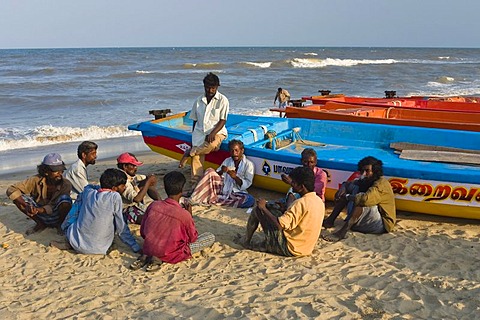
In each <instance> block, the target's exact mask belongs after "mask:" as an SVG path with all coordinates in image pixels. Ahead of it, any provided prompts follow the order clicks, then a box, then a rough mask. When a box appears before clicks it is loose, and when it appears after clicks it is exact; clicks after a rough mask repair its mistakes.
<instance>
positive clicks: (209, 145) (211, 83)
mask: <svg viewBox="0 0 480 320" xmlns="http://www.w3.org/2000/svg"><path fill="white" fill-rule="evenodd" d="M203 86H204V88H205V93H204V94H203V95H201V96H200V97H198V99H197V100H196V101H195V103H194V104H193V107H192V111H191V113H190V119H192V120H193V130H192V148H191V149H190V150H189V151H187V152H186V153H185V155H184V158H183V159H182V160H181V161H180V165H179V167H183V165H184V164H185V163H186V161H187V160H188V157H190V158H191V160H192V172H191V179H192V187H193V186H195V184H196V183H198V181H199V180H200V179H201V177H202V176H203V163H204V162H205V155H206V154H209V153H210V152H212V151H216V150H218V149H219V148H220V145H221V143H222V141H223V140H225V138H226V137H227V129H226V128H225V123H226V122H227V116H228V111H229V108H230V105H229V102H228V99H227V97H225V96H224V95H223V94H221V93H220V92H218V91H217V90H218V87H219V86H220V80H219V79H218V76H217V75H215V74H213V73H211V72H210V73H208V74H207V76H206V77H205V78H204V79H203Z"/></svg>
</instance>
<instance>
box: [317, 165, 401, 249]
mask: <svg viewBox="0 0 480 320" xmlns="http://www.w3.org/2000/svg"><path fill="white" fill-rule="evenodd" d="M358 168H359V169H360V173H361V174H362V176H361V177H360V179H361V180H363V181H365V182H366V183H367V184H368V185H370V187H369V188H368V189H367V190H366V191H365V192H358V193H356V194H348V193H346V192H345V189H343V188H342V189H340V190H339V191H338V192H337V194H336V195H335V198H345V199H344V200H345V201H349V202H350V201H351V202H353V205H354V208H353V211H352V212H351V215H350V216H349V217H347V219H346V221H345V222H344V224H343V226H342V227H341V228H340V230H338V231H336V232H335V233H333V234H330V235H326V236H323V239H325V240H327V241H331V242H336V241H339V240H341V239H343V238H345V236H346V234H347V232H348V230H350V229H351V230H353V231H358V232H362V233H374V234H380V233H386V232H391V231H392V230H393V227H394V226H395V222H396V218H397V216H396V209H395V197H394V195H393V190H392V187H391V185H390V183H389V182H388V180H387V179H385V178H384V177H383V163H382V161H380V160H378V159H376V158H374V157H370V156H369V157H365V158H363V159H362V160H360V162H359V163H358ZM338 213H339V212H338ZM338 213H336V214H335V215H334V216H329V217H328V218H327V219H326V221H324V227H326V228H328V227H333V222H334V221H335V218H336V216H338Z"/></svg>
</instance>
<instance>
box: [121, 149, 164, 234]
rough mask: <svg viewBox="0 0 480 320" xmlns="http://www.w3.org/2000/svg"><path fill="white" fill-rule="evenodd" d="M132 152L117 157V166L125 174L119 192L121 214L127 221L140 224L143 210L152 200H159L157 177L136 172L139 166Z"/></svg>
mask: <svg viewBox="0 0 480 320" xmlns="http://www.w3.org/2000/svg"><path fill="white" fill-rule="evenodd" d="M141 165H143V162H141V161H138V160H137V157H135V155H134V154H132V153H129V152H124V153H122V154H121V155H119V156H118V158H117V167H118V169H120V170H122V171H123V172H125V173H126V175H127V183H126V184H125V190H124V191H123V192H122V193H121V195H122V203H123V216H124V217H125V219H126V221H127V222H130V223H135V224H141V223H142V218H143V215H144V214H145V210H147V207H148V206H149V205H150V203H152V202H153V201H154V200H160V195H159V193H158V191H157V177H156V176H155V175H154V174H150V175H149V176H145V175H143V174H137V169H138V167H139V166H141Z"/></svg>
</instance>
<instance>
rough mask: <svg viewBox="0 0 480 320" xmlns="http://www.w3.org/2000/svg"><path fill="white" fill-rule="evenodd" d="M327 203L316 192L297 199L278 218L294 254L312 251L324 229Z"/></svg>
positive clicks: (305, 253)
mask: <svg viewBox="0 0 480 320" xmlns="http://www.w3.org/2000/svg"><path fill="white" fill-rule="evenodd" d="M324 216H325V204H324V203H323V201H322V199H321V198H320V197H319V196H317V194H316V193H315V192H309V193H307V194H305V195H303V197H301V198H300V199H297V200H295V201H294V202H293V203H292V205H291V206H290V208H288V210H287V211H285V213H284V214H283V215H282V216H280V217H279V218H278V222H279V223H280V226H281V227H282V229H283V234H284V235H285V238H286V239H287V247H288V250H289V251H290V253H291V254H293V255H294V256H305V255H309V254H311V253H312V251H313V248H314V247H315V244H316V243H317V240H318V237H319V236H320V231H321V229H322V223H323V217H324Z"/></svg>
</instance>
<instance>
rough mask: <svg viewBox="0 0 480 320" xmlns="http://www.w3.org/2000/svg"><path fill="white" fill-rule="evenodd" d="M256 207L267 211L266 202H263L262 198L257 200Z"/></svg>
mask: <svg viewBox="0 0 480 320" xmlns="http://www.w3.org/2000/svg"><path fill="white" fill-rule="evenodd" d="M257 207H258V208H259V209H260V210H264V209H267V200H265V199H263V198H260V199H257Z"/></svg>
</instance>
